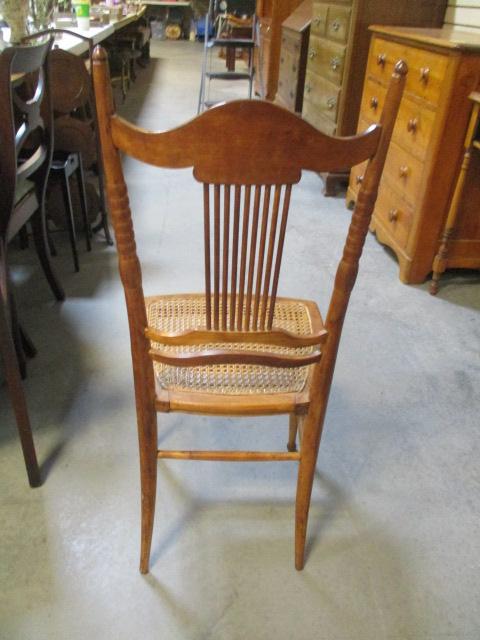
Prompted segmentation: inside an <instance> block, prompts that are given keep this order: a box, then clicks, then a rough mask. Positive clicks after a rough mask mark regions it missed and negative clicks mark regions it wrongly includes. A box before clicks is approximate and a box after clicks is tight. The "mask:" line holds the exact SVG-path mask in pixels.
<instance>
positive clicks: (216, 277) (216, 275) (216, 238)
mask: <svg viewBox="0 0 480 640" xmlns="http://www.w3.org/2000/svg"><path fill="white" fill-rule="evenodd" d="M213 210H214V211H213V215H214V227H213V229H214V230H213V250H214V258H213V328H214V329H218V328H219V326H218V325H219V322H218V320H219V315H220V185H218V184H216V185H215V186H214V205H213Z"/></svg>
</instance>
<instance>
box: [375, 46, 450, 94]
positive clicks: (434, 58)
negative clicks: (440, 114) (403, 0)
mask: <svg viewBox="0 0 480 640" xmlns="http://www.w3.org/2000/svg"><path fill="white" fill-rule="evenodd" d="M398 60H405V62H406V63H407V65H408V75H407V83H406V87H405V90H406V91H409V92H411V93H414V94H415V95H416V96H418V97H419V98H422V99H423V100H426V101H427V102H430V103H431V104H433V105H437V104H438V102H439V100H440V95H441V92H442V83H443V82H444V78H445V75H446V70H447V65H448V58H447V56H444V55H442V54H439V53H434V52H432V51H426V50H424V49H418V48H416V47H410V46H405V45H401V44H397V43H396V42H389V41H387V40H382V39H381V38H374V40H373V42H372V47H371V50H370V56H369V61H368V67H367V73H368V74H371V75H373V76H374V77H377V78H379V79H381V80H382V81H383V82H384V83H385V84H387V83H388V81H389V80H390V76H391V74H392V73H393V68H394V66H395V63H396V62H397V61H398Z"/></svg>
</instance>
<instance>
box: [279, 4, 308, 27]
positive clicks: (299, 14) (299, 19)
mask: <svg viewBox="0 0 480 640" xmlns="http://www.w3.org/2000/svg"><path fill="white" fill-rule="evenodd" d="M312 13H313V2H312V0H303V2H302V4H301V5H299V6H298V7H297V8H296V9H295V10H294V11H293V13H291V14H290V15H289V16H288V18H287V19H286V20H285V21H284V22H283V26H284V27H286V28H287V29H292V30H293V31H305V29H306V28H307V27H309V26H310V22H311V21H312Z"/></svg>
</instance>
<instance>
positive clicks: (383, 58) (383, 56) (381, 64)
mask: <svg viewBox="0 0 480 640" xmlns="http://www.w3.org/2000/svg"><path fill="white" fill-rule="evenodd" d="M386 61H387V54H386V53H379V54H378V56H377V64H378V66H379V67H384V66H385V63H386Z"/></svg>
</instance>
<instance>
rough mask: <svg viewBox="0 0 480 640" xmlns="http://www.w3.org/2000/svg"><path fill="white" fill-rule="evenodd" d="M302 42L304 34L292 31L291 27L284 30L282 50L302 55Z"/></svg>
mask: <svg viewBox="0 0 480 640" xmlns="http://www.w3.org/2000/svg"><path fill="white" fill-rule="evenodd" d="M301 44H302V34H301V33H298V32H295V31H290V30H289V29H285V28H284V29H283V30H282V52H283V51H289V52H290V53H291V54H292V55H297V56H298V57H300V48H301Z"/></svg>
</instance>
